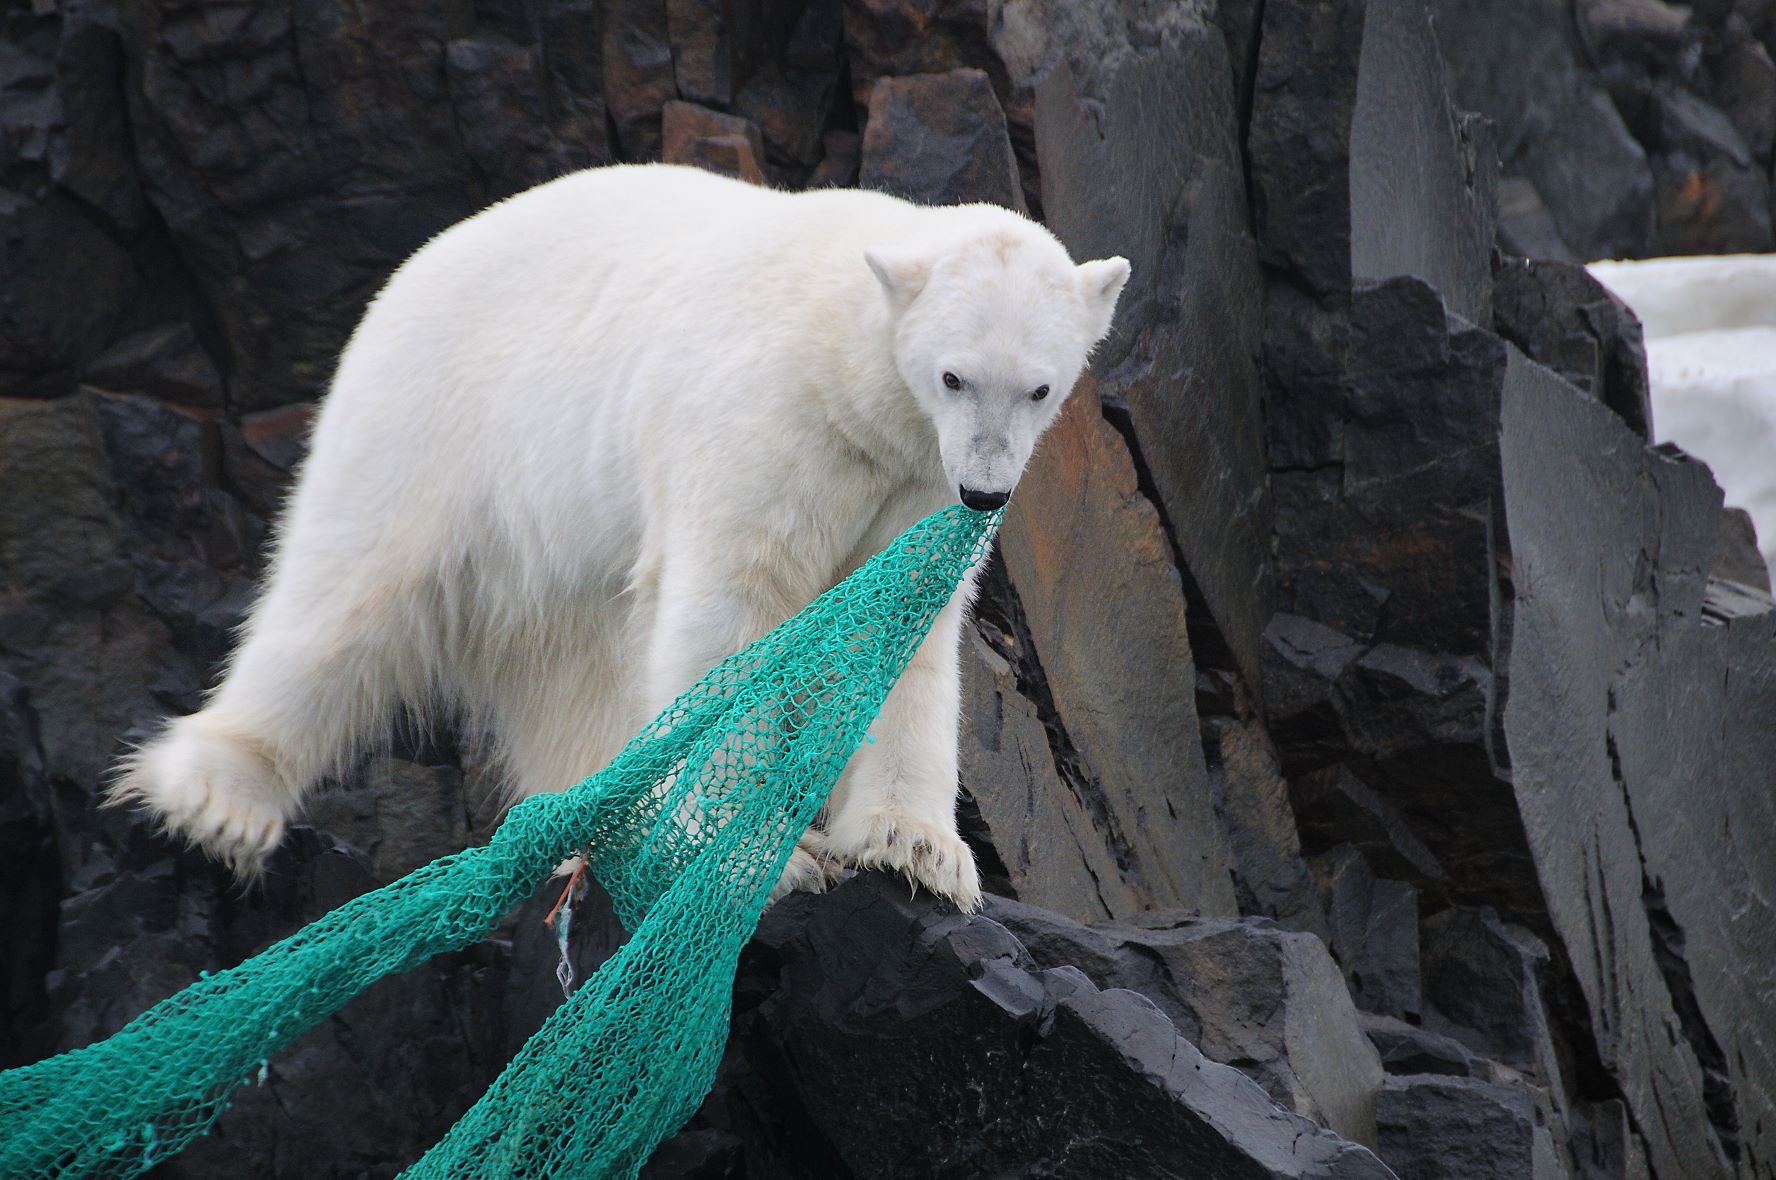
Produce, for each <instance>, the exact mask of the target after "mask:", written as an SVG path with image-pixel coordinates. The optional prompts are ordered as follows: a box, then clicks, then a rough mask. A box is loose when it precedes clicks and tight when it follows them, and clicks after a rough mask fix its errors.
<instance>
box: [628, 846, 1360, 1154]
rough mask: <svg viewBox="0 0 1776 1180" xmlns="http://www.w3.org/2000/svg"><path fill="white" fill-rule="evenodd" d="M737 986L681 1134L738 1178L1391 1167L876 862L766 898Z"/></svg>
mask: <svg viewBox="0 0 1776 1180" xmlns="http://www.w3.org/2000/svg"><path fill="white" fill-rule="evenodd" d="M1299 937H1306V936H1299ZM1327 970H1328V971H1329V972H1330V965H1329V964H1328V965H1327ZM1331 974H1332V979H1333V982H1334V985H1335V986H1336V973H1331ZM737 997H738V1000H737V1004H736V1012H735V1020H734V1030H735V1031H734V1039H733V1041H732V1042H731V1044H730V1052H729V1056H728V1059H727V1060H726V1061H725V1062H724V1064H723V1074H722V1076H723V1082H722V1083H720V1084H719V1085H718V1089H717V1093H716V1096H715V1097H714V1098H712V1099H711V1101H710V1103H708V1104H706V1105H705V1109H704V1112H703V1114H702V1115H700V1116H699V1119H698V1120H697V1121H695V1122H693V1124H692V1128H693V1129H692V1134H694V1135H695V1134H699V1133H705V1128H707V1127H717V1128H719V1127H722V1126H724V1124H725V1125H726V1126H727V1127H732V1128H736V1129H741V1131H742V1137H743V1138H744V1140H745V1143H746V1147H745V1150H744V1154H743V1157H742V1160H741V1162H740V1170H739V1174H742V1175H761V1176H762V1175H772V1176H781V1177H784V1178H785V1180H799V1178H801V1177H809V1178H810V1180H811V1178H812V1177H815V1176H820V1177H832V1178H836V1180H843V1178H849V1177H859V1178H861V1177H884V1178H886V1177H901V1176H931V1177H949V1176H956V1177H965V1176H970V1177H971V1176H982V1175H1000V1176H1030V1175H1088V1174H1100V1175H1115V1176H1130V1177H1136V1176H1138V1177H1153V1178H1155V1180H1158V1178H1161V1177H1179V1178H1180V1180H1182V1178H1185V1177H1197V1176H1204V1175H1226V1176H1239V1177H1253V1178H1255V1180H1256V1178H1259V1177H1279V1178H1280V1177H1295V1176H1303V1177H1305V1176H1314V1177H1327V1178H1331V1177H1352V1178H1355V1177H1364V1178H1370V1177H1373V1178H1376V1180H1380V1178H1382V1177H1387V1176H1391V1175H1392V1173H1391V1172H1389V1171H1388V1170H1387V1169H1386V1168H1384V1167H1383V1166H1382V1165H1381V1164H1380V1163H1378V1162H1377V1161H1376V1159H1375V1157H1374V1156H1373V1155H1371V1154H1370V1153H1369V1151H1368V1150H1366V1149H1365V1148H1363V1147H1359V1146H1357V1145H1356V1144H1353V1143H1350V1142H1348V1141H1346V1140H1342V1139H1339V1138H1338V1137H1337V1136H1335V1135H1333V1134H1332V1133H1330V1132H1328V1131H1324V1130H1321V1129H1319V1128H1316V1127H1314V1126H1313V1125H1312V1124H1311V1123H1310V1122H1308V1121H1307V1120H1306V1119H1303V1118H1301V1117H1300V1116H1299V1115H1295V1114H1291V1113H1289V1112H1287V1111H1284V1110H1280V1109H1278V1108H1277V1107H1275V1106H1273V1105H1272V1104H1271V1101H1270V1099H1269V1098H1268V1097H1266V1095H1265V1093H1264V1091H1263V1090H1262V1089H1260V1088H1259V1087H1258V1085H1256V1084H1255V1083H1254V1082H1252V1081H1251V1080H1250V1079H1248V1078H1247V1077H1245V1076H1244V1075H1243V1074H1241V1073H1240V1072H1239V1071H1238V1070H1235V1069H1232V1068H1229V1067H1227V1066H1223V1065H1217V1064H1215V1063H1214V1062H1212V1061H1209V1060H1205V1059H1204V1057H1203V1056H1202V1055H1201V1054H1200V1053H1198V1052H1197V1050H1196V1049H1195V1048H1194V1047H1193V1046H1192V1045H1191V1044H1190V1042H1189V1041H1188V1040H1187V1039H1186V1038H1184V1037H1183V1036H1181V1035H1179V1032H1178V1030H1177V1028H1176V1027H1175V1026H1174V1024H1173V1022H1172V1021H1171V1020H1170V1019H1168V1017H1167V1015H1166V1014H1165V1013H1164V1012H1163V1011H1161V1009H1160V1008H1158V1007H1156V1006H1155V1004H1154V1002H1153V1001H1152V1000H1150V999H1148V998H1146V997H1144V996H1142V995H1140V994H1139V993H1136V992H1132V991H1127V990H1124V989H1121V988H1117V987H1106V988H1102V989H1100V988H1099V987H1098V986H1097V985H1095V984H1094V983H1093V982H1092V981H1091V980H1090V979H1088V978H1087V977H1086V975H1084V974H1082V973H1081V972H1080V971H1079V970H1077V969H1075V968H1073V967H1069V966H1060V967H1044V966H1041V965H1040V963H1039V959H1038V960H1033V959H1032V958H1031V956H1030V954H1029V952H1027V951H1026V950H1025V948H1024V946H1023V945H1022V943H1021V942H1020V941H1019V939H1018V938H1016V937H1014V936H1013V934H1012V933H1011V932H1010V931H1009V930H1007V929H1006V927H1005V926H1003V925H1001V924H999V923H998V922H996V921H993V920H992V919H990V918H986V917H974V918H967V917H961V916H958V915H955V914H953V913H945V912H943V911H942V910H940V909H937V908H935V907H934V906H933V904H932V903H931V902H930V901H929V900H923V901H914V900H912V899H911V898H910V896H909V894H908V892H907V890H906V887H905V885H904V884H903V883H901V882H899V881H897V880H895V879H893V878H891V877H887V876H884V875H881V874H865V875H863V876H861V877H859V878H858V879H856V880H853V881H850V882H847V883H846V884H844V885H842V886H840V887H839V888H838V889H836V890H834V891H833V892H831V893H828V894H826V895H825V896H820V897H810V896H805V895H804V896H797V897H792V898H790V899H789V900H787V901H785V902H783V903H781V904H780V905H778V906H777V907H776V908H774V909H773V910H772V911H771V913H770V914H768V915H767V916H766V918H765V921H764V922H763V923H762V924H761V926H760V929H759V934H758V937H757V938H756V939H755V941H754V944H753V947H752V948H751V950H749V952H748V954H747V956H746V959H745V961H744V963H743V966H742V971H741V979H740V984H739V987H738V989H737ZM884 1001H886V1002H884ZM1364 1048H1367V1046H1366V1045H1365V1046H1364ZM860 1063H867V1065H866V1066H864V1067H862V1068H860ZM1378 1072H1379V1071H1378ZM958 1099H960V1100H958ZM860 1111H868V1112H869V1117H868V1118H867V1119H860V1118H859V1117H858V1115H859V1112H860ZM649 1174H650V1175H653V1176H656V1177H664V1176H666V1175H672V1174H673V1173H670V1172H667V1171H665V1170H664V1168H661V1169H657V1170H654V1171H651V1172H650V1173H649ZM679 1174H683V1173H679Z"/></svg>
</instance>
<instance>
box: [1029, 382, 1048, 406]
mask: <svg viewBox="0 0 1776 1180" xmlns="http://www.w3.org/2000/svg"><path fill="white" fill-rule="evenodd" d="M1047 396H1048V386H1046V385H1038V386H1037V387H1036V388H1035V389H1032V390H1031V391H1030V400H1031V401H1033V402H1039V401H1041V400H1042V399H1043V398H1045V397H1047Z"/></svg>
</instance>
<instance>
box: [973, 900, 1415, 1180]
mask: <svg viewBox="0 0 1776 1180" xmlns="http://www.w3.org/2000/svg"><path fill="white" fill-rule="evenodd" d="M988 914H989V916H990V917H992V918H994V919H995V920H996V921H999V922H1000V923H1002V924H1003V925H1004V926H1005V927H1006V928H1007V929H1009V930H1010V931H1011V932H1012V933H1013V934H1015V935H1017V937H1018V939H1019V940H1020V941H1021V942H1022V943H1023V944H1024V945H1025V946H1026V947H1027V948H1028V949H1029V951H1030V953H1031V954H1032V955H1033V956H1034V957H1035V959H1036V961H1037V962H1039V963H1041V964H1042V965H1044V966H1047V967H1061V966H1072V967H1076V968H1078V969H1079V970H1081V971H1083V972H1085V974H1086V975H1087V976H1089V977H1090V978H1091V980H1092V981H1093V982H1094V983H1096V984H1098V985H1099V986H1100V987H1117V988H1127V989H1129V990H1131V991H1136V992H1139V993H1140V994H1142V995H1144V996H1146V997H1147V998H1148V999H1150V1000H1152V1001H1153V1002H1154V1003H1156V1004H1157V1005H1159V1008H1160V1010H1161V1011H1163V1012H1165V1014H1166V1015H1167V1016H1169V1017H1171V1019H1172V1021H1173V1023H1174V1024H1176V1025H1177V1026H1178V1031H1179V1032H1180V1033H1181V1034H1183V1036H1184V1037H1185V1039H1186V1040H1188V1041H1190V1042H1191V1043H1192V1044H1194V1045H1196V1046H1197V1047H1198V1048H1200V1049H1201V1050H1202V1052H1203V1053H1204V1055H1205V1056H1207V1057H1209V1058H1210V1059H1211V1060H1213V1061H1220V1062H1223V1063H1225V1064H1228V1065H1233V1066H1236V1067H1237V1068H1239V1069H1240V1070H1242V1071H1244V1072H1245V1073H1246V1074H1247V1075H1248V1076H1250V1077H1251V1078H1252V1079H1253V1080H1254V1081H1256V1082H1258V1083H1259V1084H1260V1085H1262V1086H1263V1087H1264V1089H1265V1092H1266V1093H1268V1094H1269V1095H1270V1097H1271V1099H1272V1100H1273V1101H1274V1102H1276V1103H1277V1104H1278V1105H1279V1106H1282V1107H1284V1108H1285V1109H1289V1110H1293V1111H1295V1112H1296V1113H1297V1114H1302V1115H1306V1116H1308V1117H1310V1118H1312V1119H1314V1120H1315V1121H1317V1122H1319V1123H1321V1124H1323V1125H1325V1126H1328V1127H1330V1128H1332V1129H1333V1130H1335V1131H1337V1132H1338V1133H1339V1134H1341V1135H1343V1136H1345V1137H1347V1138H1350V1139H1354V1140H1357V1141H1358V1142H1362V1143H1368V1144H1371V1145H1373V1144H1374V1142H1375V1094H1376V1090H1377V1089H1378V1087H1379V1086H1380V1085H1381V1078H1382V1070H1381V1065H1380V1062H1379V1060H1378V1059H1377V1058H1376V1055H1375V1051H1374V1050H1373V1049H1372V1048H1371V1046H1370V1044H1369V1042H1368V1041H1367V1040H1366V1039H1365V1036H1364V1033H1363V1031H1362V1028H1361V1026H1360V1025H1359V1023H1358V1020H1357V1012H1356V1009H1355V1008H1354V1007H1353V1006H1352V1005H1351V1002H1350V998H1349V995H1348V993H1347V992H1346V990H1345V987H1344V985H1343V981H1342V979H1341V978H1340V976H1339V974H1338V969H1337V967H1336V966H1335V965H1334V964H1333V962H1332V960H1331V958H1330V956H1329V955H1328V954H1327V953H1326V947H1325V944H1324V943H1322V942H1321V941H1320V940H1319V939H1318V938H1316V937H1315V936H1313V935H1311V934H1302V933H1294V932H1290V931H1286V930H1280V929H1277V928H1276V927H1275V926H1273V925H1271V924H1270V923H1268V922H1266V921H1264V920H1263V919H1242V920H1229V919H1207V920H1196V919H1188V918H1183V917H1180V916H1177V915H1168V914H1165V913H1163V912H1157V913H1148V914H1144V915H1142V916H1141V917H1139V918H1137V919H1135V920H1134V921H1132V922H1106V923H1100V924H1097V925H1094V926H1090V927H1084V926H1080V925H1077V924H1075V923H1072V922H1069V921H1066V920H1064V919H1061V918H1059V917H1058V916H1057V915H1054V914H1050V913H1046V912H1044V911H1041V910H1036V909H1033V908H1031V907H1028V906H1023V905H1019V904H1017V903H1015V902H1009V901H997V900H996V901H994V902H993V903H992V905H991V906H990V908H989V909H988Z"/></svg>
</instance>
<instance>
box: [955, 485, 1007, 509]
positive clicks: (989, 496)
mask: <svg viewBox="0 0 1776 1180" xmlns="http://www.w3.org/2000/svg"><path fill="white" fill-rule="evenodd" d="M956 490H957V491H959V492H961V493H962V502H963V503H964V504H966V505H968V506H969V507H970V508H972V509H974V510H975V511H976V512H991V511H992V510H993V509H995V508H1003V507H1005V502H1006V501H1007V500H1009V499H1011V493H1010V492H977V491H975V490H974V489H973V488H958V489H956Z"/></svg>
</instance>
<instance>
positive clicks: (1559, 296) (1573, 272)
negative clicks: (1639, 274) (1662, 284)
mask: <svg viewBox="0 0 1776 1180" xmlns="http://www.w3.org/2000/svg"><path fill="white" fill-rule="evenodd" d="M1492 312H1493V319H1494V322H1495V324H1496V325H1497V327H1498V333H1499V335H1500V336H1503V337H1504V338H1505V339H1506V340H1509V341H1510V342H1511V343H1512V344H1515V345H1516V346H1517V347H1518V348H1520V349H1522V350H1523V353H1524V355H1526V356H1528V357H1529V358H1530V359H1531V360H1533V361H1536V362H1537V363H1539V364H1542V365H1545V366H1546V367H1548V368H1550V369H1552V370H1554V371H1555V372H1556V373H1558V374H1560V375H1561V376H1562V377H1564V378H1565V379H1566V380H1567V381H1568V382H1570V383H1571V384H1572V385H1573V387H1574V388H1576V389H1578V390H1580V391H1582V392H1584V393H1587V394H1590V395H1591V396H1592V397H1594V398H1596V399H1597V400H1598V401H1600V402H1602V403H1603V404H1604V405H1606V406H1608V407H1609V408H1610V409H1612V410H1614V411H1615V412H1616V413H1617V414H1619V415H1621V418H1622V421H1624V422H1626V423H1627V424H1628V426H1629V428H1630V429H1632V430H1634V431H1635V432H1636V433H1637V434H1639V435H1640V436H1641V438H1643V439H1646V440H1647V441H1648V442H1651V441H1652V423H1653V410H1652V401H1651V395H1650V393H1649V391H1648V389H1647V376H1646V348H1645V345H1644V344H1642V342H1641V331H1640V324H1639V323H1638V322H1637V321H1636V320H1635V318H1634V313H1633V312H1631V311H1629V310H1628V306H1627V305H1626V304H1624V303H1623V302H1622V301H1621V300H1620V299H1617V298H1616V297H1615V296H1614V295H1612V294H1611V293H1610V292H1609V291H1608V290H1606V289H1605V288H1604V286H1603V284H1602V283H1599V282H1598V281H1597V280H1596V279H1594V278H1592V277H1591V274H1590V272H1589V271H1587V270H1585V268H1584V267H1582V266H1574V265H1571V264H1569V263H1565V262H1548V261H1541V260H1537V259H1530V258H1504V259H1500V261H1499V264H1498V266H1497V267H1496V268H1495V269H1494V271H1493V296H1492Z"/></svg>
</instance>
